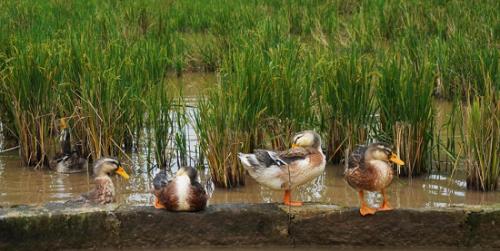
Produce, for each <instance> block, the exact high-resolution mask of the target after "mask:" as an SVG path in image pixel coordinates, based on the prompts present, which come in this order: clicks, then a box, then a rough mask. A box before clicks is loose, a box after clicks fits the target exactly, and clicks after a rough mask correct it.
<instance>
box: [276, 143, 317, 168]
mask: <svg viewBox="0 0 500 251" xmlns="http://www.w3.org/2000/svg"><path fill="white" fill-rule="evenodd" d="M310 154H311V150H310V149H307V148H303V147H294V148H290V149H288V150H286V151H282V152H279V153H278V158H279V159H280V160H281V161H283V162H285V163H286V164H290V163H292V162H294V161H297V160H303V159H305V158H307V157H308V156H309V155H310Z"/></svg>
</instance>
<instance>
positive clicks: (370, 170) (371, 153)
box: [344, 142, 405, 216]
mask: <svg viewBox="0 0 500 251" xmlns="http://www.w3.org/2000/svg"><path fill="white" fill-rule="evenodd" d="M392 163H395V164H397V165H400V166H402V165H404V164H405V163H404V162H403V161H402V160H401V159H400V158H399V157H398V156H397V155H396V154H395V153H394V152H393V150H392V148H391V147H390V146H389V145H387V144H385V143H380V142H377V143H372V144H369V145H367V146H365V145H362V146H358V147H357V148H356V149H355V150H354V151H353V152H352V153H351V155H350V156H349V159H348V163H347V168H346V169H345V171H344V177H345V180H346V181H347V183H348V184H349V185H350V186H351V187H352V188H354V189H355V190H357V191H358V196H359V201H360V204H361V205H360V209H359V213H360V214H361V215H362V216H367V215H373V214H375V212H377V211H387V210H392V207H391V206H390V205H389V202H388V200H387V194H386V188H387V187H388V186H389V185H390V184H391V182H392V178H393V176H394V172H393V169H392ZM364 191H372V192H380V193H381V194H382V197H383V201H382V204H381V206H380V207H379V208H378V209H374V208H370V207H368V205H367V204H366V202H365V200H364Z"/></svg>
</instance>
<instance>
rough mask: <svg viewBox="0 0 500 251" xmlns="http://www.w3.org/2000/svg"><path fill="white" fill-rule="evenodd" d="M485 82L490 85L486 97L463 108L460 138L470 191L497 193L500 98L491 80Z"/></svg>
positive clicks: (472, 101) (476, 99)
mask: <svg viewBox="0 0 500 251" xmlns="http://www.w3.org/2000/svg"><path fill="white" fill-rule="evenodd" d="M485 81H486V83H487V84H488V85H489V89H487V92H486V93H485V95H484V96H481V97H475V98H471V99H472V100H470V99H469V100H468V101H467V102H466V103H465V104H464V105H462V106H461V111H462V112H463V115H464V118H463V119H462V124H461V130H462V133H461V135H462V146H463V152H464V157H465V162H464V164H465V170H466V171H467V175H468V176H467V188H469V189H474V190H481V191H494V190H496V189H497V188H498V181H499V178H500V147H498V146H499V145H500V99H499V96H498V95H499V93H498V91H495V89H493V88H492V81H491V79H488V78H486V79H485Z"/></svg>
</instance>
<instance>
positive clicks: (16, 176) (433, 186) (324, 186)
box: [0, 155, 500, 208]
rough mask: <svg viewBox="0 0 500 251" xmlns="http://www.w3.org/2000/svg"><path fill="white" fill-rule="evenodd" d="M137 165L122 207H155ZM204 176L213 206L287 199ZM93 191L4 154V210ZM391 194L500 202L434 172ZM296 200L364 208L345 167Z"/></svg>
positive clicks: (0, 174)
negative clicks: (227, 186) (228, 187)
mask: <svg viewBox="0 0 500 251" xmlns="http://www.w3.org/2000/svg"><path fill="white" fill-rule="evenodd" d="M133 161H134V162H135V164H134V166H135V168H134V169H135V170H137V171H136V172H135V173H134V174H132V175H131V178H130V180H128V181H125V180H122V179H121V178H119V177H114V179H113V180H114V183H115V186H116V188H117V203H120V204H129V205H150V204H151V203H152V200H153V195H152V194H151V192H150V191H151V188H152V185H151V182H152V179H153V176H154V174H148V173H147V172H146V164H144V162H143V161H142V160H141V159H140V158H139V157H137V158H135V159H133ZM141 163H143V164H142V165H141ZM153 173H156V171H153ZM201 174H202V175H201V183H202V184H204V185H205V187H206V188H207V191H209V193H210V195H211V198H210V201H209V202H210V204H218V203H261V202H266V203H272V202H281V201H282V193H281V192H279V191H272V190H270V189H267V188H265V187H261V186H260V185H259V184H257V183H256V182H255V181H254V180H253V179H252V178H250V177H247V179H246V181H247V184H246V186H244V187H241V188H236V189H231V190H225V189H219V188H215V189H214V188H213V185H212V184H211V183H210V181H209V179H208V175H207V174H206V173H204V172H203V171H202V172H201ZM92 187H93V179H92V177H91V176H90V175H89V174H87V173H79V174H60V173H56V172H52V171H36V170H32V169H31V168H22V167H20V161H19V159H18V158H17V157H16V156H11V155H2V156H0V206H12V205H18V204H44V203H47V202H64V201H67V200H69V199H73V198H77V197H78V196H79V195H80V194H81V193H84V192H87V191H89V190H90V189H92ZM388 194H389V196H390V202H391V203H392V205H393V206H394V207H398V208H433V207H448V206H461V205H487V204H493V203H499V202H500V192H489V193H481V192H474V191H468V190H467V189H466V184H465V181H464V179H463V178H462V177H455V178H451V177H449V176H448V175H444V174H431V175H428V176H426V177H423V178H414V179H412V180H409V179H398V178H396V179H395V180H394V182H393V184H392V185H391V187H390V188H389V191H388ZM293 197H294V198H295V199H297V200H302V201H307V202H322V203H333V204H338V205H343V206H357V205H358V199H357V195H356V193H355V191H354V190H353V189H351V188H350V187H349V186H348V185H347V184H346V182H345V181H344V180H343V178H342V168H341V167H340V166H328V167H327V168H326V172H325V174H324V175H322V176H320V177H318V178H317V179H316V180H314V181H313V182H311V183H309V184H307V185H305V186H303V187H301V188H299V189H297V190H296V191H294V193H293ZM367 200H368V202H369V203H371V204H377V203H380V201H381V197H380V195H379V194H378V193H369V194H368V196H367Z"/></svg>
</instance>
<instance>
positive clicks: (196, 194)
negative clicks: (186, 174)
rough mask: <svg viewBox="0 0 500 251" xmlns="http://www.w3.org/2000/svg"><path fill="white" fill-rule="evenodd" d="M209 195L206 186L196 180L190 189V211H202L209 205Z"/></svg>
mask: <svg viewBox="0 0 500 251" xmlns="http://www.w3.org/2000/svg"><path fill="white" fill-rule="evenodd" d="M207 200H208V195H207V192H206V191H205V188H203V186H202V185H201V184H200V183H199V182H194V184H192V185H191V189H190V191H189V198H188V203H189V205H190V211H200V210H203V209H205V207H206V206H207Z"/></svg>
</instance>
